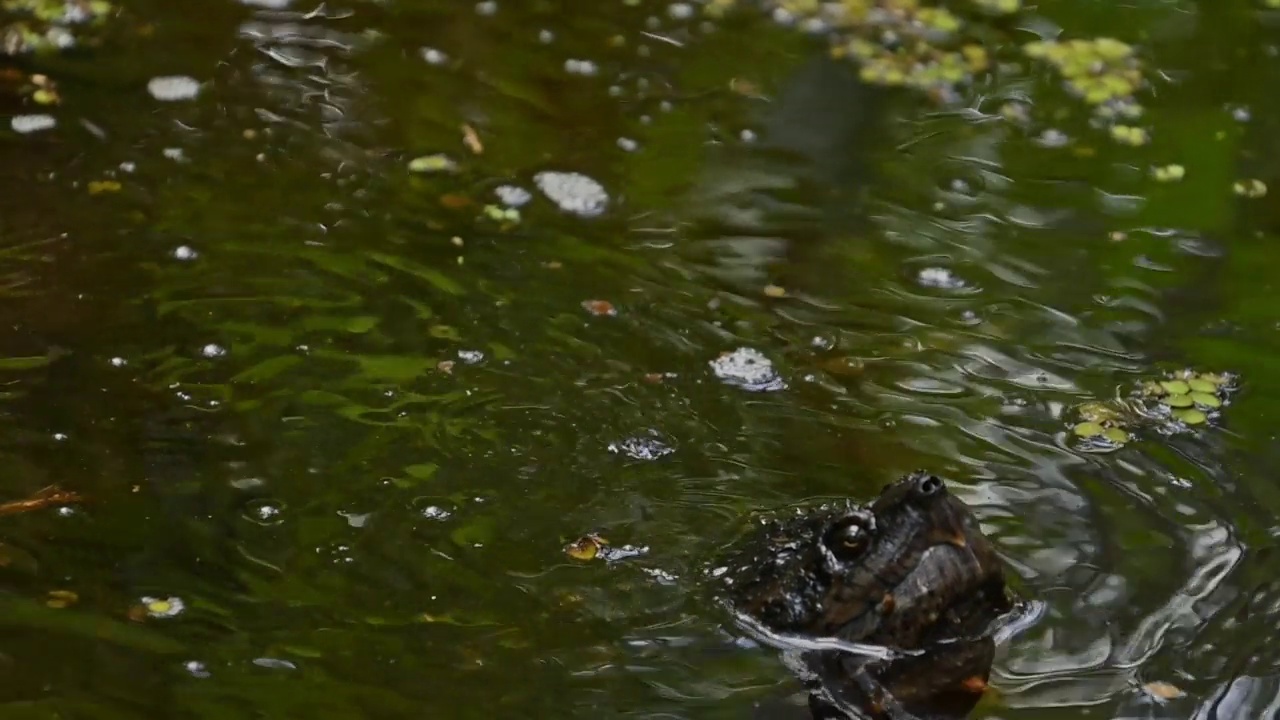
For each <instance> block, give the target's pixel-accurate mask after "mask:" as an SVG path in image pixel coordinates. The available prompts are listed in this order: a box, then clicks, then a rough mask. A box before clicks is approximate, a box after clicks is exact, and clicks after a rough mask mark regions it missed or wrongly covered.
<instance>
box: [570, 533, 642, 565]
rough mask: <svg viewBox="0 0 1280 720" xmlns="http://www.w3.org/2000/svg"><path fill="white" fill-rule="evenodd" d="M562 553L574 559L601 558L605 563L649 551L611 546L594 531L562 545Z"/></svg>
mask: <svg viewBox="0 0 1280 720" xmlns="http://www.w3.org/2000/svg"><path fill="white" fill-rule="evenodd" d="M564 553H565V555H568V556H569V557H571V558H573V559H574V560H578V561H581V562H590V561H591V560H603V561H605V562H607V563H611V562H617V561H619V560H628V559H630V558H635V557H640V556H641V555H647V554H648V553H649V548H648V547H636V546H634V545H622V546H621V547H613V546H612V545H610V544H609V541H608V540H606V539H604V538H603V537H601V536H600V535H598V534H596V533H588V534H586V535H583V536H582V537H580V538H578V539H577V540H574V541H573V542H571V543H569V544H567V545H565V546H564Z"/></svg>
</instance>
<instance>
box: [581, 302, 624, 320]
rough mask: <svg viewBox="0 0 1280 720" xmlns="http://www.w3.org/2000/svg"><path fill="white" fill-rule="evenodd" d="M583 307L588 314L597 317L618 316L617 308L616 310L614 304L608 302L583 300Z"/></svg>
mask: <svg viewBox="0 0 1280 720" xmlns="http://www.w3.org/2000/svg"><path fill="white" fill-rule="evenodd" d="M582 307H583V308H585V309H586V311H587V312H589V313H591V314H592V315H595V316H597V317H599V316H604V315H607V316H613V315H617V314H618V310H617V308H615V307H614V306H613V303H611V302H609V301H608V300H583V301H582Z"/></svg>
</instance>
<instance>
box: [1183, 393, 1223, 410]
mask: <svg viewBox="0 0 1280 720" xmlns="http://www.w3.org/2000/svg"><path fill="white" fill-rule="evenodd" d="M1190 397H1191V400H1192V402H1194V403H1195V404H1196V405H1201V406H1203V407H1207V408H1219V407H1222V401H1221V400H1219V399H1218V396H1217V395H1213V394H1211V393H1205V392H1193V393H1191V395H1190Z"/></svg>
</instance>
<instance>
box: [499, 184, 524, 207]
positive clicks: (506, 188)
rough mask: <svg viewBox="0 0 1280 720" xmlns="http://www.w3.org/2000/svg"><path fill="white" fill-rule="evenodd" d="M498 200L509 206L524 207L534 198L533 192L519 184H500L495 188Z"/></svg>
mask: <svg viewBox="0 0 1280 720" xmlns="http://www.w3.org/2000/svg"><path fill="white" fill-rule="evenodd" d="M493 194H494V195H496V196H497V197H498V201H499V202H501V203H502V204H503V205H506V206H507V207H513V208H518V207H523V206H524V205H527V204H528V203H529V201H530V200H532V199H533V193H531V192H529V191H528V190H525V189H524V188H522V187H520V186H518V185H499V186H498V187H496V188H494V189H493Z"/></svg>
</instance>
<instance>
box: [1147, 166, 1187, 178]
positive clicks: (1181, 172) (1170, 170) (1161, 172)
mask: <svg viewBox="0 0 1280 720" xmlns="http://www.w3.org/2000/svg"><path fill="white" fill-rule="evenodd" d="M1186 174H1187V169H1186V168H1184V167H1182V166H1181V165H1164V166H1160V167H1154V168H1151V177H1153V178H1155V180H1156V182H1178V181H1180V180H1182V178H1183V177H1185V176H1186Z"/></svg>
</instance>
